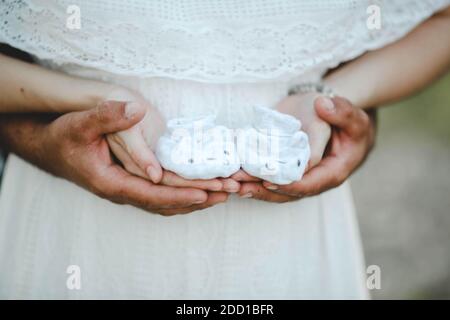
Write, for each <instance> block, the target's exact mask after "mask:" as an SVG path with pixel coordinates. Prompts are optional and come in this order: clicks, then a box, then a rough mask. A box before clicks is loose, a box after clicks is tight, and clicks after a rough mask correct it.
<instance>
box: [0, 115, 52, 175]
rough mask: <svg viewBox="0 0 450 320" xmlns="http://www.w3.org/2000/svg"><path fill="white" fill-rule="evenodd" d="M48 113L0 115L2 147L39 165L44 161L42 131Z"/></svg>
mask: <svg viewBox="0 0 450 320" xmlns="http://www.w3.org/2000/svg"><path fill="white" fill-rule="evenodd" d="M49 119H50V117H49V116H48V115H39V116H38V115H17V114H9V115H6V114H2V115H0V148H1V149H2V150H3V151H6V152H12V153H15V154H17V155H18V156H20V157H22V158H24V159H26V160H28V161H30V162H32V163H34V164H36V165H38V166H42V165H44V164H43V163H42V162H43V161H42V156H41V155H42V151H43V150H42V143H41V141H42V140H41V139H42V132H43V130H44V128H45V126H46V124H47V123H48V121H49Z"/></svg>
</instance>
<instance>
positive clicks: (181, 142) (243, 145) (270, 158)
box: [156, 107, 310, 185]
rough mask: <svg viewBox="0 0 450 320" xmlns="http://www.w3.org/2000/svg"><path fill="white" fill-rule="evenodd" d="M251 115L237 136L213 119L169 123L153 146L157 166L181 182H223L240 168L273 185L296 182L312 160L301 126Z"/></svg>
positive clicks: (267, 114) (271, 115)
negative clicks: (154, 147) (182, 180)
mask: <svg viewBox="0 0 450 320" xmlns="http://www.w3.org/2000/svg"><path fill="white" fill-rule="evenodd" d="M253 112H254V116H253V117H252V119H253V121H252V123H251V124H249V126H248V127H246V128H241V129H238V130H232V129H229V128H227V127H225V126H223V125H217V124H216V117H215V116H214V115H207V116H200V117H191V118H175V119H171V120H169V121H168V122H167V130H166V132H165V133H164V134H163V135H162V136H161V137H160V139H159V141H158V144H157V146H156V156H157V158H158V160H159V161H160V163H161V166H162V167H163V168H164V169H166V170H169V171H172V172H175V173H176V174H178V175H180V176H181V177H183V178H185V179H213V178H218V177H222V178H226V177H229V176H231V175H232V174H234V173H236V172H237V171H238V170H239V169H241V168H242V169H243V170H244V171H245V172H247V173H248V174H250V175H252V176H254V177H258V178H261V179H263V180H266V181H269V182H272V183H275V184H280V185H284V184H289V183H292V182H294V181H298V180H300V179H301V178H302V176H303V173H304V172H305V169H306V166H307V163H308V161H309V157H310V148H309V143H308V136H307V135H306V133H304V132H303V131H300V129H301V123H300V121H299V120H297V119H296V118H294V117H292V116H290V115H287V114H284V113H280V112H278V111H275V110H272V109H269V108H263V107H255V108H253Z"/></svg>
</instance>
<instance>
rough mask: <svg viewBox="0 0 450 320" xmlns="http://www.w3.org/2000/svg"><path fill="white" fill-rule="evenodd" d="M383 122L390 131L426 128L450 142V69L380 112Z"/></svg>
mask: <svg viewBox="0 0 450 320" xmlns="http://www.w3.org/2000/svg"><path fill="white" fill-rule="evenodd" d="M380 123H382V126H383V130H385V129H386V130H388V131H391V130H393V131H397V130H401V131H411V130H412V131H413V132H414V131H424V134H426V135H432V136H433V138H435V139H439V140H442V141H444V142H447V143H448V144H450V73H448V74H447V75H446V76H444V77H443V78H441V79H439V80H438V81H437V82H436V83H435V84H433V85H432V86H430V87H429V88H427V89H426V90H424V91H422V92H419V93H418V94H416V95H414V96H412V97H410V98H408V99H405V100H403V101H401V102H398V103H395V104H392V105H390V106H387V108H383V109H382V111H381V112H380Z"/></svg>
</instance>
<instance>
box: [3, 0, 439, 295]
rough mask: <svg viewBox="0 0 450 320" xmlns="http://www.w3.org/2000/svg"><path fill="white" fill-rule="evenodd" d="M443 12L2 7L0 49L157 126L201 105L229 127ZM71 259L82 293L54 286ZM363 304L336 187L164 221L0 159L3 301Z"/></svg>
mask: <svg viewBox="0 0 450 320" xmlns="http://www.w3.org/2000/svg"><path fill="white" fill-rule="evenodd" d="M74 4H75V5H76V6H78V7H75V8H74V7H73V6H70V5H74ZM370 4H375V5H377V6H378V8H380V9H381V29H372V28H369V27H367V23H366V22H367V19H368V17H370V16H371V13H370V12H372V11H371V10H373V8H372V9H370V10H369V13H368V11H367V8H368V6H369V5H370ZM446 4H448V1H444V0H442V1H441V0H435V1H431V0H429V1H425V0H424V1H422V0H420V1H419V0H417V1H400V0H399V1H354V0H321V1H317V0H314V1H313V0H303V1H296V0H286V1H269V0H261V1H256V0H255V1H253V0H249V1H241V0H224V1H206V0H183V1H175V0H169V1H145V0H128V1H119V0H111V1H100V0H98V1H91V0H84V1H81V0H80V1H72V0H70V1H65V0H61V1H43V0H41V1H39V0H34V1H9V0H6V1H4V2H1V4H0V6H1V10H0V41H3V42H6V43H9V44H11V45H12V46H15V47H17V48H20V49H22V50H24V51H27V52H29V53H31V54H33V55H34V56H35V57H36V58H37V59H38V60H39V61H40V62H41V63H42V64H44V65H46V66H48V67H52V68H55V69H59V70H62V71H64V72H67V73H71V74H75V75H79V76H83V77H89V78H95V79H101V80H104V81H111V82H115V83H120V84H123V85H125V86H129V87H131V88H133V89H136V90H138V91H140V92H141V93H142V94H143V95H144V96H145V97H146V98H147V99H148V100H149V101H150V102H151V103H152V104H153V105H155V106H156V107H157V108H159V110H160V111H161V112H162V114H163V115H164V116H165V117H166V118H168V119H170V118H173V117H177V116H189V115H191V114H192V113H193V112H197V111H202V112H203V111H205V110H206V111H211V112H218V114H219V119H220V121H222V123H223V124H225V125H227V126H229V127H239V126H241V125H243V124H245V122H246V121H248V117H246V114H247V113H248V112H249V110H251V108H252V107H253V106H268V107H273V106H275V104H276V103H277V102H278V101H279V100H280V99H282V98H283V97H284V96H285V95H286V92H287V90H288V88H289V87H290V86H291V85H292V84H294V83H299V82H303V81H310V80H317V79H319V78H320V77H321V76H322V75H323V74H324V72H325V71H326V70H327V69H329V68H332V67H335V66H336V65H338V64H339V63H341V62H343V61H347V60H350V59H352V58H355V57H357V56H358V55H360V54H362V53H364V52H365V51H367V50H371V49H375V48H379V47H382V46H384V45H386V44H388V43H390V42H392V41H394V40H396V39H398V38H400V37H402V36H403V35H405V34H406V33H407V32H408V31H410V30H411V29H412V28H413V27H414V26H416V25H417V24H418V23H420V22H421V21H423V20H424V19H426V18H427V17H429V16H430V15H431V14H432V13H433V12H435V11H437V10H439V9H441V8H443V7H444V6H445V5H446ZM77 8H78V9H79V13H80V18H81V20H80V22H81V26H80V27H81V28H80V29H78V28H77V19H76V14H77V10H78V9H77ZM74 15H75V16H74ZM74 17H75V18H74ZM73 19H75V20H73ZM68 26H69V28H68ZM71 265H76V266H78V267H79V268H80V269H79V270H80V272H81V273H80V275H81V278H80V279H81V289H80V290H71V288H68V287H67V285H66V281H67V279H68V277H69V274H68V273H67V272H66V271H67V269H68V267H69V266H71ZM367 296H368V295H367V291H366V287H365V268H364V262H363V255H362V251H361V245H360V239H359V233H358V227H357V223H356V219H355V214H354V210H353V202H352V198H351V194H350V190H349V187H348V185H347V184H344V185H343V186H341V187H339V188H336V189H334V190H331V191H329V192H326V193H324V194H322V195H320V196H317V197H313V198H309V199H305V200H301V201H298V202H293V203H286V204H271V203H266V202H260V201H256V200H251V199H250V200H249V199H238V198H235V197H232V198H231V199H230V200H229V201H228V202H227V203H225V204H221V205H218V206H215V207H213V208H211V209H207V210H204V211H201V212H195V213H192V214H189V215H183V216H175V217H171V218H165V217H161V216H159V215H155V214H149V213H146V212H144V211H141V210H138V209H135V208H133V207H131V206H118V205H115V204H112V203H110V202H108V201H106V200H102V199H99V198H97V197H96V196H94V195H93V194H90V193H89V192H87V191H85V190H83V189H81V188H79V187H77V186H75V185H73V184H72V183H70V182H68V181H65V180H62V179H59V178H56V177H53V176H51V175H49V174H47V173H45V172H43V171H41V170H39V169H37V168H35V167H33V166H32V165H31V164H29V163H27V162H25V161H23V160H21V159H19V158H17V157H16V156H10V157H9V159H8V162H7V166H6V170H5V176H4V180H3V186H2V190H1V197H0V297H1V298H155V299H167V298H177V299H184V298H189V299H191V298H207V299H221V298H225V299H229V298H233V299H241V298H246V299H256V298H289V299H290V298H366V297H367Z"/></svg>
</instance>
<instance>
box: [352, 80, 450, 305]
mask: <svg viewBox="0 0 450 320" xmlns="http://www.w3.org/2000/svg"><path fill="white" fill-rule="evenodd" d="M351 183H352V187H353V194H354V198H355V202H356V208H357V212H358V217H359V222H360V230H361V234H362V238H363V245H364V249H365V256H366V263H367V265H372V264H374V265H378V266H380V268H381V289H380V290H372V291H371V294H372V297H373V298H375V299H377V298H381V299H383V298H386V299H414V298H417V299H432V298H436V299H450V74H448V75H447V76H445V77H443V78H442V79H440V80H439V81H437V82H436V83H435V84H434V85H432V86H431V87H429V88H427V89H426V90H425V91H423V92H421V93H419V94H417V95H415V96H414V97H411V98H409V99H407V100H405V101H402V102H401V103H396V104H393V105H390V106H387V107H385V108H383V109H381V111H380V112H379V129H378V137H377V142H376V146H375V149H374V150H373V152H372V153H371V155H370V157H369V159H368V160H367V161H366V163H365V164H364V165H363V166H362V167H361V168H360V169H359V170H358V171H357V173H355V175H354V176H353V177H352V178H351Z"/></svg>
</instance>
